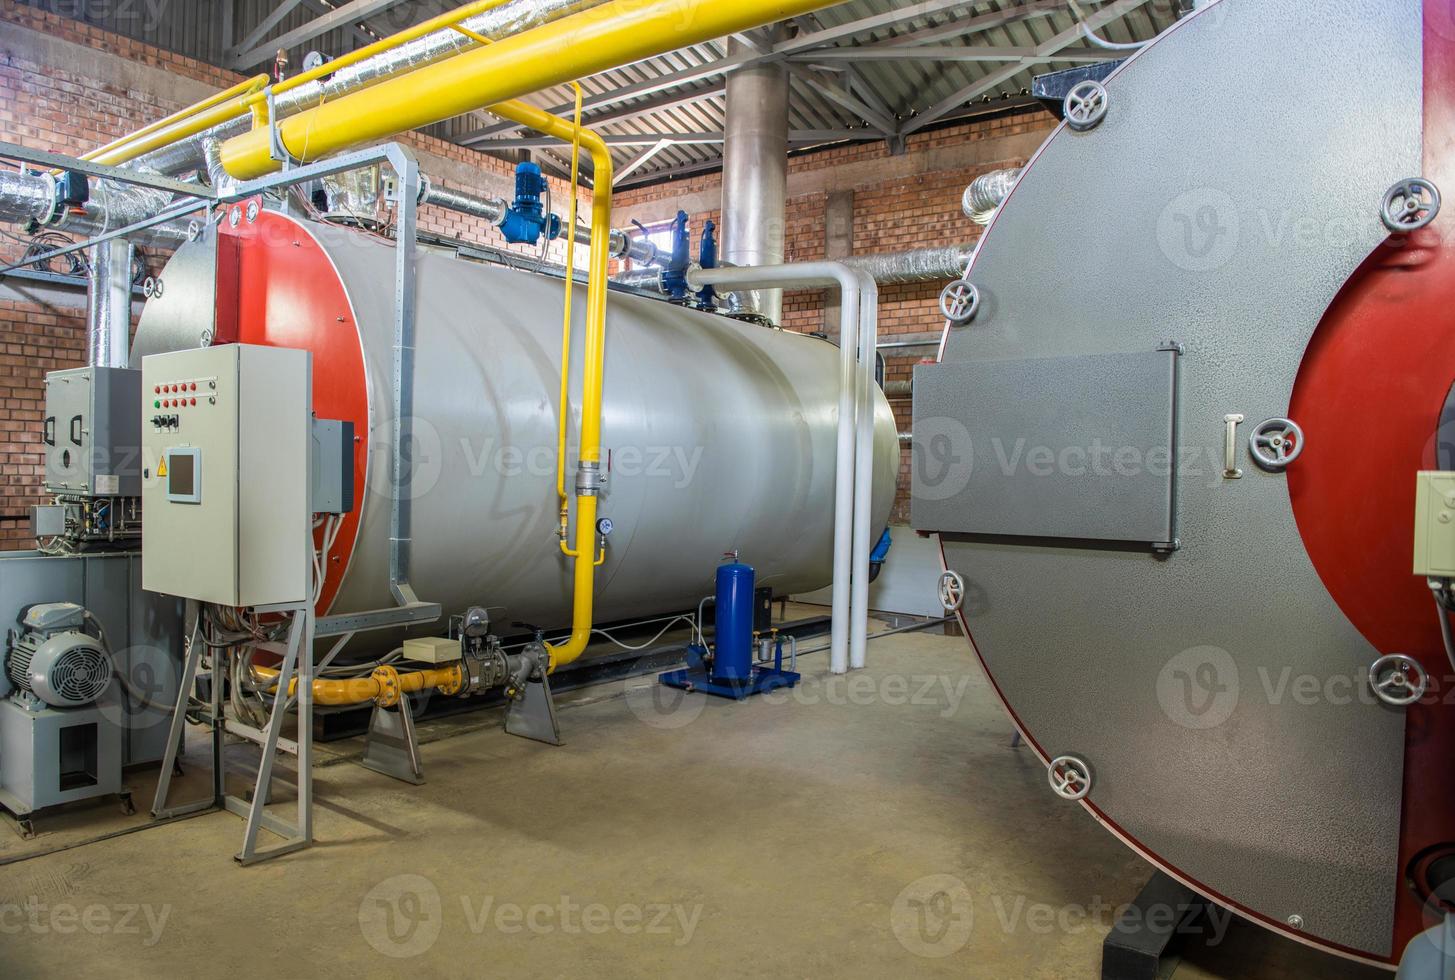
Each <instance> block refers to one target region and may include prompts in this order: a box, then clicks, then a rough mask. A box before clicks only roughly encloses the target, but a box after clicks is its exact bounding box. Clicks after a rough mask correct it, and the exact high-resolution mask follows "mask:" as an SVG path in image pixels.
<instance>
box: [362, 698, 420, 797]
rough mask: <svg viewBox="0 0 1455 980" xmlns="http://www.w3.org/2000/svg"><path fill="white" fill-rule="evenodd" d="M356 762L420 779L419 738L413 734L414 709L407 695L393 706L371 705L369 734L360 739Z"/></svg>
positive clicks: (410, 779)
mask: <svg viewBox="0 0 1455 980" xmlns="http://www.w3.org/2000/svg"><path fill="white" fill-rule="evenodd" d="M359 765H361V766H363V767H364V768H365V769H372V770H373V771H374V772H377V773H383V774H384V775H385V776H392V777H393V778H395V779H402V780H403V781H404V782H406V783H413V784H415V785H416V786H418V785H419V784H421V783H423V782H424V763H423V762H422V761H421V760H420V756H419V739H418V738H417V737H416V736H415V734H414V712H413V710H412V709H411V707H410V704H409V698H408V697H407V696H406V697H405V699H404V700H403V701H400V702H399V705H398V706H397V707H395V708H385V707H382V706H380V705H379V704H377V703H376V704H375V705H374V714H373V717H372V718H370V719H369V734H368V735H367V736H365V741H364V757H363V758H362V759H360V760H359Z"/></svg>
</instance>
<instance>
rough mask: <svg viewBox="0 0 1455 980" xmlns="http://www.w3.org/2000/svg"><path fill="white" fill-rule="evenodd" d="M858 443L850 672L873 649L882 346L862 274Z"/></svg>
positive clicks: (869, 280) (868, 279) (873, 286)
mask: <svg viewBox="0 0 1455 980" xmlns="http://www.w3.org/2000/svg"><path fill="white" fill-rule="evenodd" d="M858 276H859V292H860V297H859V349H860V351H862V356H861V357H860V358H859V384H858V392H857V394H858V404H857V409H858V425H859V431H858V440H857V443H856V445H855V447H854V571H853V578H852V582H853V589H854V592H853V596H852V598H851V599H850V608H851V609H852V610H853V616H854V619H853V631H852V632H851V633H850V635H849V669H850V670H859V669H861V668H862V667H863V666H864V663H865V657H866V656H867V653H868V647H869V640H868V634H869V554H870V552H871V551H872V550H873V547H874V539H873V538H872V537H871V536H870V535H871V531H870V526H869V525H870V503H871V500H872V495H873V490H874V367H875V350H876V345H877V344H878V342H879V286H878V284H877V283H875V282H874V279H873V277H872V276H870V275H868V274H867V273H864V272H859V273H858Z"/></svg>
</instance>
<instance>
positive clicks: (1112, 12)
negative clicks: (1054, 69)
mask: <svg viewBox="0 0 1455 980" xmlns="http://www.w3.org/2000/svg"><path fill="white" fill-rule="evenodd" d="M1148 2H1149V0H1116V2H1115V3H1112V4H1109V5H1107V6H1105V7H1102V8H1101V9H1100V10H1098V11H1097V12H1096V13H1094V14H1091V15H1089V16H1088V17H1087V18H1086V20H1085V24H1086V26H1087V27H1089V28H1090V29H1091V30H1093V31H1094V30H1097V29H1098V28H1100V27H1103V26H1104V25H1106V24H1109V23H1111V22H1112V21H1114V20H1118V19H1120V18H1122V17H1125V16H1126V15H1127V14H1129V13H1131V12H1132V11H1134V10H1136V9H1137V8H1139V7H1142V6H1144V5H1145V4H1147V3H1148ZM1082 36H1083V35H1082V33H1081V24H1080V23H1078V24H1076V25H1075V26H1072V27H1068V28H1066V30H1064V31H1061V32H1060V33H1059V34H1057V35H1056V36H1055V37H1053V38H1051V39H1050V40H1048V41H1046V42H1045V43H1043V44H1040V45H1037V46H1036V53H1035V55H1034V56H1033V58H1035V59H1040V60H1044V59H1045V58H1047V57H1048V56H1050V55H1053V54H1056V53H1058V52H1060V51H1062V50H1064V49H1065V48H1068V47H1070V46H1071V45H1072V44H1074V43H1075V42H1076V41H1078V40H1079V39H1080V38H1081V37H1082ZM1035 63H1037V61H1034V60H1031V59H1022V60H1020V61H1015V62H1012V63H1011V64H1009V65H1006V66H1005V67H1003V68H999V69H997V70H995V71H993V72H991V73H990V74H988V75H985V76H984V77H982V78H978V79H976V80H975V81H973V82H971V83H970V84H969V85H966V86H964V87H963V88H961V89H959V90H958V91H956V92H955V93H954V94H952V95H951V96H949V97H948V98H945V99H942V100H940V101H939V102H937V103H935V104H934V105H933V106H931V107H930V108H929V109H926V110H925V111H924V112H922V113H920V114H919V115H917V116H915V117H914V118H913V119H911V120H909V121H908V122H907V123H905V125H904V126H903V127H902V128H901V129H900V132H901V133H902V134H904V135H908V134H910V133H913V132H915V131H916V130H920V129H923V128H924V127H926V126H928V125H930V124H931V123H933V122H935V121H936V120H937V119H939V118H941V117H942V116H944V115H946V114H947V113H950V112H954V111H955V110H956V109H957V108H959V107H961V106H963V105H964V104H965V103H967V102H969V101H970V100H971V99H973V98H975V97H976V96H978V95H981V94H983V93H985V92H988V91H990V90H991V89H994V88H996V87H997V86H999V85H1003V84H1004V83H1005V82H1007V81H1009V80H1010V79H1012V78H1014V77H1015V76H1016V75H1018V74H1020V73H1021V72H1022V71H1025V69H1026V68H1028V67H1029V66H1030V65H1032V64H1035Z"/></svg>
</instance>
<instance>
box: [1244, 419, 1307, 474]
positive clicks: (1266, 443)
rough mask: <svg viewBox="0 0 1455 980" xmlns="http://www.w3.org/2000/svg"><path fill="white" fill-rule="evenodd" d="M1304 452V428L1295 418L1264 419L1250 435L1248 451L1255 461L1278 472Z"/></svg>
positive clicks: (1273, 471) (1264, 467) (1271, 470)
mask: <svg viewBox="0 0 1455 980" xmlns="http://www.w3.org/2000/svg"><path fill="white" fill-rule="evenodd" d="M1302 452H1303V430H1302V429H1300V428H1299V427H1298V423H1297V422H1295V421H1293V419H1285V418H1272V419H1264V420H1263V421H1262V422H1259V423H1258V424H1257V425H1255V426H1254V427H1253V432H1252V434H1251V435H1249V436H1248V453H1249V455H1251V456H1252V457H1253V462H1255V463H1257V464H1258V465H1259V466H1261V467H1263V469H1265V470H1268V471H1269V472H1270V473H1277V472H1278V471H1279V470H1282V469H1283V468H1284V467H1286V466H1287V465H1288V464H1289V463H1292V462H1293V461H1294V460H1296V459H1298V457H1299V455H1300V454H1301V453H1302Z"/></svg>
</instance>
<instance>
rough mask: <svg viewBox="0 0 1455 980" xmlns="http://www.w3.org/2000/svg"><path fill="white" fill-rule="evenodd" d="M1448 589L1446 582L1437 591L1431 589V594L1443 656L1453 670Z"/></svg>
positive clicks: (1454, 652) (1453, 639)
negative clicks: (1433, 598)
mask: <svg viewBox="0 0 1455 980" xmlns="http://www.w3.org/2000/svg"><path fill="white" fill-rule="evenodd" d="M1449 588H1450V583H1449V581H1448V580H1446V581H1445V582H1444V583H1443V584H1442V585H1441V587H1440V588H1439V589H1431V593H1432V594H1433V595H1434V597H1435V606H1436V609H1437V611H1438V612H1439V615H1440V638H1441V639H1442V640H1444V642H1445V656H1446V658H1447V659H1448V660H1449V661H1450V669H1451V670H1455V636H1452V635H1451V629H1450V597H1449V592H1448V590H1449ZM1442 593H1443V596H1444V597H1443V598H1442Z"/></svg>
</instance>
